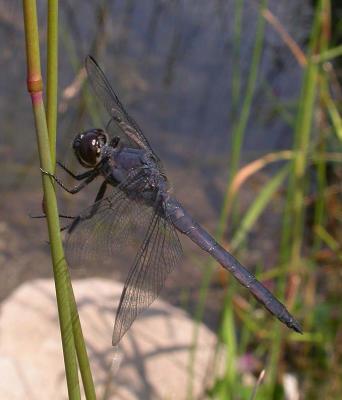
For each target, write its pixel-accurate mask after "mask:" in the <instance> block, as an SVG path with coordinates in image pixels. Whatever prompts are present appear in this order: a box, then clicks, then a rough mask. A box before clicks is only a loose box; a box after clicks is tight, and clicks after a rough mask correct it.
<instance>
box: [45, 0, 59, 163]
mask: <svg viewBox="0 0 342 400" xmlns="http://www.w3.org/2000/svg"><path fill="white" fill-rule="evenodd" d="M47 28H48V29H47V85H46V120H47V127H48V132H49V141H50V154H51V163H52V166H54V165H55V163H56V134H57V87H58V0H49V2H48V25H47Z"/></svg>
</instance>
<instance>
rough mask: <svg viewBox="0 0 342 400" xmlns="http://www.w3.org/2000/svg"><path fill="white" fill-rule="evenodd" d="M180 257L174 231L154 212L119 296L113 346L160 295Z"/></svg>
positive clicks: (180, 252)
mask: <svg viewBox="0 0 342 400" xmlns="http://www.w3.org/2000/svg"><path fill="white" fill-rule="evenodd" d="M181 255H182V247H181V244H180V241H179V239H178V235H177V232H176V230H175V228H174V227H173V225H172V224H171V223H170V222H169V221H168V220H167V219H165V218H163V217H161V216H160V213H159V212H156V213H155V214H154V215H153V218H152V220H151V222H150V224H149V227H148V230H147V232H146V236H145V238H144V241H143V243H142V244H141V246H140V249H139V251H138V253H137V255H136V257H135V260H134V263H133V265H132V267H131V269H130V272H129V275H128V277H127V280H126V282H125V286H124V289H123V291H122V294H121V299H120V304H119V308H118V311H117V314H116V319H115V325H114V331H113V339H112V344H113V346H115V345H117V344H118V343H119V341H120V339H121V338H122V336H123V335H124V334H125V333H126V332H127V330H128V329H129V328H130V326H131V325H132V323H133V321H134V320H135V318H136V317H137V316H138V315H139V314H140V313H141V312H142V311H143V310H145V309H146V308H147V307H149V305H150V304H151V303H152V302H153V301H154V300H155V298H156V297H157V296H158V295H159V293H160V291H161V289H162V288H163V287H164V283H165V280H166V277H167V276H168V274H169V273H170V272H171V270H172V269H173V268H174V267H175V265H176V264H177V263H178V261H179V259H180V257H181Z"/></svg>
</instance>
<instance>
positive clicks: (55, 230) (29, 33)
mask: <svg viewBox="0 0 342 400" xmlns="http://www.w3.org/2000/svg"><path fill="white" fill-rule="evenodd" d="M23 10H24V24H25V39H26V52H27V66H28V79H27V82H28V90H29V93H30V95H31V100H32V107H33V113H34V120H35V126H36V134H37V143H38V151H39V158H40V165H41V168H43V169H44V170H47V171H52V162H51V157H50V144H49V137H48V130H47V123H46V114H45V109H44V103H43V94H42V87H43V85H42V79H41V68H40V53H39V36H38V22H37V9H36V2H35V1H34V0H23ZM42 182H43V190H44V198H45V206H46V210H45V211H46V216H47V223H48V231H49V240H50V247H51V256H52V263H53V273H54V277H55V288H56V298H57V307H58V316H59V322H60V330H61V337H62V346H63V355H64V365H65V373H66V380H67V386H68V394H69V399H71V400H78V399H80V398H81V395H80V388H79V383H78V370H77V361H76V353H75V347H74V340H73V332H72V323H71V313H70V307H69V289H68V283H67V282H68V279H69V277H68V272H67V266H66V262H65V258H64V254H63V247H62V241H61V237H60V226H59V218H58V209H57V201H56V196H55V191H54V186H53V184H52V182H51V179H50V178H49V177H47V176H46V175H43V176H42Z"/></svg>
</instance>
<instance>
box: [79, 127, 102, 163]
mask: <svg viewBox="0 0 342 400" xmlns="http://www.w3.org/2000/svg"><path fill="white" fill-rule="evenodd" d="M106 143H107V135H106V134H105V133H104V132H103V131H102V130H100V129H93V130H91V131H87V132H84V133H80V134H79V135H77V136H76V138H75V140H74V144H73V148H74V151H75V154H76V157H77V158H78V160H79V162H80V163H81V164H82V165H83V166H84V167H86V168H93V167H95V166H96V164H97V163H98V162H99V161H100V160H101V148H102V147H103V146H104V145H105V144H106Z"/></svg>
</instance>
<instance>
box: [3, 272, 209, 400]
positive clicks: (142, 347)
mask: <svg viewBox="0 0 342 400" xmlns="http://www.w3.org/2000/svg"><path fill="white" fill-rule="evenodd" d="M73 287H74V291H75V295H76V298H77V303H78V309H79V313H80V318H81V322H82V328H83V333H84V336H85V339H86V344H87V349H88V354H89V357H90V360H91V368H92V373H93V376H94V380H95V385H96V392H97V396H98V398H102V394H103V391H104V387H105V383H106V382H108V380H109V381H110V382H111V396H110V397H109V398H114V397H115V398H116V399H157V398H158V399H184V398H186V394H187V385H188V382H189V374H188V365H189V349H190V347H191V344H192V338H193V331H194V328H195V326H194V323H193V321H192V320H191V319H189V318H188V317H187V315H186V314H185V313H184V312H183V311H181V310H179V309H176V308H175V307H172V306H170V305H169V304H166V303H165V302H163V301H160V300H157V301H155V302H154V303H153V304H152V306H151V308H150V309H149V310H148V311H147V312H145V313H144V314H143V315H142V316H141V317H140V318H138V319H137V320H136V321H135V323H134V324H133V326H132V328H131V329H130V330H129V332H128V333H127V334H126V336H125V337H124V338H123V339H122V341H121V345H120V348H121V351H122V353H123V358H122V362H121V366H120V369H119V371H118V373H117V374H116V376H115V378H111V375H110V374H111V365H112V362H113V358H114V357H115V356H116V355H115V352H114V350H113V348H112V346H111V338H112V328H113V320H114V315H115V307H117V305H118V302H119V298H120V294H121V290H122V285H121V284H119V283H116V282H108V281H106V280H102V279H86V280H79V281H76V282H73ZM214 345H215V336H214V335H213V334H212V333H211V332H210V331H209V330H208V329H207V328H206V327H204V326H200V328H199V341H198V349H197V352H196V360H195V376H194V396H195V397H197V396H198V395H199V394H200V393H202V391H203V390H204V381H205V378H206V374H207V372H208V371H207V368H208V365H209V362H210V358H211V355H212V353H213V347H214ZM0 398H1V400H16V399H20V400H26V399H27V400H28V399H30V400H32V399H49V400H53V399H58V400H60V399H66V398H67V392H66V382H65V375H64V364H63V358H62V347H61V341H60V333H59V326H58V316H57V311H56V300H55V288H54V283H53V282H52V281H51V280H35V281H32V282H28V283H25V284H24V285H22V286H21V287H19V288H18V289H17V290H16V291H15V292H14V293H13V294H12V295H11V296H10V297H9V298H8V299H7V300H6V301H5V302H4V303H3V304H2V307H1V314H0Z"/></svg>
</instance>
